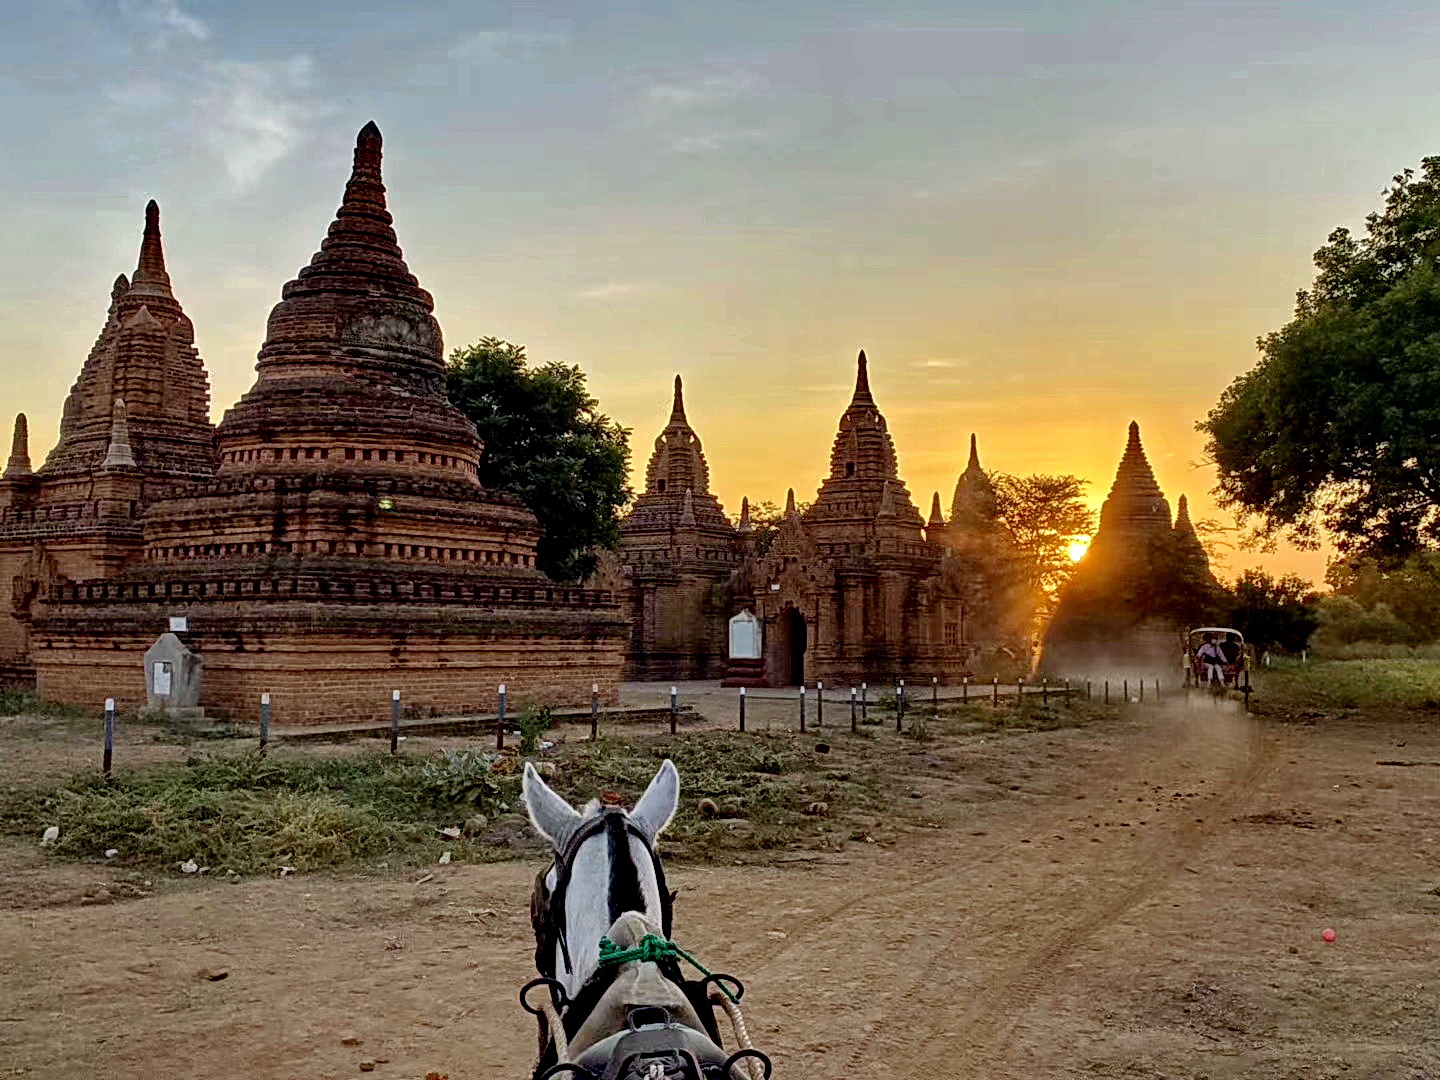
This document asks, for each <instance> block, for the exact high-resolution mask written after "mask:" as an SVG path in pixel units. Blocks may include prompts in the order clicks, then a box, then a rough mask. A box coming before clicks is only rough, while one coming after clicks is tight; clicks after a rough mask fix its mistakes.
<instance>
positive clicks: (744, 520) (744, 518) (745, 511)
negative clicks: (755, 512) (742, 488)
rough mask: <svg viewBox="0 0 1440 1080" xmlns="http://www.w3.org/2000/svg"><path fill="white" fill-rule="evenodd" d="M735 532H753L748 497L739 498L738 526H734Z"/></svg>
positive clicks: (753, 526) (753, 527)
mask: <svg viewBox="0 0 1440 1080" xmlns="http://www.w3.org/2000/svg"><path fill="white" fill-rule="evenodd" d="M735 531H736V532H742V533H748V532H754V531H755V525H754V523H753V522H752V521H751V520H750V497H749V496H748V495H745V496H741V498H740V524H738V525H737V526H735Z"/></svg>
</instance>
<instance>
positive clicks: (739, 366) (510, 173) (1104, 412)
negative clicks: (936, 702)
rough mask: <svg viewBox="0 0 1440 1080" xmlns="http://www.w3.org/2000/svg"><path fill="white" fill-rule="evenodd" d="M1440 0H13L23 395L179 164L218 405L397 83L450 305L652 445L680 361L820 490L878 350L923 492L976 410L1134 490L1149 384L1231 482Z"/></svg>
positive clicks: (183, 241)
mask: <svg viewBox="0 0 1440 1080" xmlns="http://www.w3.org/2000/svg"><path fill="white" fill-rule="evenodd" d="M1426 8H1427V5H1413V4H1403V5H1402V4H1393V3H1385V2H1380V3H1375V2H1370V3H1365V4H1360V3H1357V2H1355V0H1344V2H1340V0H1335V2H1326V3H1299V2H1272V3H1269V4H1265V3H1252V2H1246V3H1227V2H1220V3H1203V4H1200V3H1173V4H1165V3H1154V2H1145V3H1080V2H1076V3H1055V2H1053V0H1052V2H1049V3H1043V4H1040V3H1018V4H1017V3H1015V2H1013V0H1006V2H1003V3H1002V2H998V0H997V2H993V3H958V2H957V3H944V4H930V5H912V4H907V3H904V2H903V0H902V2H900V3H892V4H879V3H869V4H846V3H805V2H797V0H766V2H764V3H736V2H728V0H709V2H703V0H701V2H692V3H607V2H603V0H601V2H594V3H590V2H569V3H563V2H556V3H547V2H535V3H524V4H521V3H516V4H490V3H483V2H481V3H477V2H475V0H463V2H459V0H457V2H443V0H442V2H438V3H424V4H418V5H415V6H414V7H413V8H412V5H411V4H410V3H408V2H401V0H393V2H392V0H384V2H372V3H368V4H366V3H363V2H362V3H360V4H358V5H357V4H356V3H355V2H354V0H346V2H344V3H339V2H333V0H308V2H305V3H296V2H295V0H287V2H285V3H279V2H276V0H246V2H244V3H238V2H230V0H224V2H220V0H210V2H202V0H119V2H116V0H103V2H101V0H94V2H82V0H47V2H45V3H40V4H22V3H8V4H4V5H0V132H3V137H4V141H3V145H4V147H5V150H4V153H3V155H0V191H3V195H4V199H5V206H6V207H7V209H8V213H7V215H6V223H5V230H4V236H5V243H4V245H3V248H0V370H3V373H4V383H3V385H4V391H5V392H4V394H3V396H0V409H3V411H4V412H5V413H6V414H7V419H6V420H5V424H6V426H7V430H8V415H9V414H13V413H14V412H16V411H21V410H23V411H25V412H26V413H28V414H29V417H30V425H31V431H32V439H33V443H32V452H35V453H36V455H37V457H38V456H39V455H40V454H43V452H44V451H45V450H46V449H48V447H49V446H50V444H51V443H52V442H53V441H54V438H55V432H56V426H57V423H58V416H59V411H60V407H61V404H62V402H63V400H64V396H65V393H66V391H67V389H68V387H69V385H70V383H71V382H72V381H73V380H74V378H75V375H76V373H77V371H78V370H79V367H80V364H81V362H82V361H83V359H84V357H85V354H86V352H87V351H88V350H89V347H90V345H91V343H92V342H93V340H94V338H95V335H96V334H97V333H98V331H99V329H100V326H101V324H102V322H103V319H104V313H105V308H106V305H107V302H108V295H109V289H110V283H111V281H112V280H113V279H114V277H115V275H116V274H117V273H120V272H127V273H128V272H129V271H130V270H131V269H132V268H133V266H134V261H135V253H136V250H137V246H138V242H139V235H140V228H141V225H142V217H143V208H144V205H145V202H146V200H147V199H149V198H152V197H153V198H156V199H157V200H159V202H160V205H161V208H162V214H163V219H162V225H163V229H164V233H165V239H166V245H167V253H168V258H169V266H170V272H171V276H172V278H173V280H174V285H175V291H176V294H177V296H179V298H180V300H181V302H182V303H183V304H184V305H185V308H186V310H187V311H188V313H189V314H190V316H191V318H192V319H193V320H194V322H195V325H196V330H197V337H198V344H199V346H200V350H201V355H202V356H203V357H204V359H205V361H206V363H207V364H208V367H209V370H210V374H211V382H212V387H213V400H214V402H215V405H216V417H217V419H218V417H219V415H220V414H221V412H223V410H224V408H226V407H227V406H229V405H230V404H231V403H232V402H233V401H234V400H235V399H236V398H237V397H239V395H240V394H241V393H242V392H243V391H244V390H245V389H246V388H247V387H248V386H249V385H250V383H251V381H252V379H253V363H254V356H255V352H256V350H257V349H258V348H259V345H260V343H261V341H262V339H263V337H264V329H265V318H266V315H267V314H268V312H269V309H270V307H271V306H272V305H273V304H274V303H275V301H276V300H277V299H278V296H279V289H280V286H281V285H282V284H283V283H284V282H285V281H286V280H287V279H289V278H290V277H292V276H293V275H294V273H295V271H296V270H297V269H298V268H299V267H300V266H301V265H303V264H304V263H305V262H306V261H307V260H308V259H309V257H310V255H311V253H312V252H313V251H314V250H315V249H316V247H317V246H318V244H319V241H320V239H321V238H322V236H323V235H324V230H325V228H326V226H327V225H328V223H329V220H330V218H331V215H332V214H333V211H334V209H335V206H336V204H337V202H338V199H339V196H340V192H341V189H342V187H343V185H344V181H345V178H346V176H347V174H348V169H349V161H350V148H351V147H352V146H353V143H354V137H355V132H356V130H357V129H358V128H359V127H360V126H361V125H362V124H363V123H364V122H365V121H367V120H370V119H374V120H375V121H376V122H377V123H378V124H379V125H380V128H381V130H382V131H383V132H384V135H385V151H386V161H385V169H386V181H387V184H388V187H389V189H390V201H391V209H392V210H393V212H394V213H395V216H396V226H397V231H398V232H399V236H400V241H401V244H402V245H403V247H404V249H405V253H406V256H407V259H408V261H409V263H410V267H411V269H412V270H413V271H414V272H415V273H416V275H417V276H418V277H419V279H420V281H421V283H422V284H423V285H425V286H426V287H427V288H428V289H430V291H431V292H433V293H434V295H435V298H436V306H437V311H436V313H437V315H438V317H439V319H440V321H441V324H442V326H443V327H444V329H445V333H446V340H447V345H450V346H455V345H463V344H465V343H468V342H471V341H473V340H475V339H477V338H479V337H481V336H484V335H489V334H493V335H496V336H499V337H503V338H506V339H509V340H511V341H515V342H520V343H524V344H525V345H526V346H527V347H528V349H529V351H530V354H531V356H532V357H533V358H535V359H538V360H549V359H558V360H563V361H566V362H570V363H578V364H580V365H582V366H583V367H584V369H585V370H586V372H587V373H588V374H589V378H590V382H591V386H592V389H593V390H594V392H595V393H596V395H597V396H598V397H599V398H600V400H601V402H602V405H603V407H604V408H605V410H606V411H607V412H609V413H610V414H611V415H612V416H614V417H615V418H616V419H618V420H620V421H621V422H622V423H624V424H626V425H628V426H630V427H632V428H633V429H634V439H633V445H634V450H635V456H636V464H637V465H638V466H639V467H641V468H642V469H643V465H644V461H645V458H646V457H647V456H648V453H649V449H650V445H651V443H652V441H653V439H654V437H655V435H656V434H657V433H658V431H659V429H660V428H661V427H662V426H663V424H664V422H665V419H666V416H667V415H668V411H669V396H670V382H671V378H672V377H673V375H674V374H675V373H676V372H679V373H680V374H682V375H683V376H684V377H685V383H686V397H687V402H688V404H689V414H690V418H691V421H692V423H693V424H694V425H695V427H696V428H697V430H698V431H699V433H700V435H701V438H702V439H703V441H704V444H705V449H706V452H707V455H708V457H709V459H710V464H711V475H712V479H713V486H714V489H715V491H716V493H717V494H718V495H719V496H720V499H721V501H722V502H723V503H724V505H725V506H726V508H727V510H729V511H730V512H731V513H732V514H733V513H734V512H735V511H736V510H738V507H739V502H740V497H741V495H749V496H750V497H751V498H752V499H756V500H759V499H769V500H772V501H775V502H780V501H782V500H783V499H784V496H785V489H786V488H787V487H789V486H794V487H795V489H796V491H797V495H798V496H799V497H800V498H801V499H806V498H811V497H813V493H814V490H815V488H816V486H818V484H819V482H820V480H821V478H822V476H823V475H824V472H825V470H826V463H827V459H828V454H829V447H830V441H831V439H832V437H833V434H834V430H835V424H836V421H837V419H838V417H839V415H840V413H841V411H842V410H843V409H844V407H845V404H846V402H847V400H848V396H849V391H850V387H851V385H852V382H853V377H854V357H855V353H856V350H857V349H859V348H862V347H863V348H864V349H865V350H866V352H867V354H868V355H869V358H870V376H871V385H872V387H873V389H874V393H875V397H876V400H877V401H878V403H879V404H880V407H881V409H882V411H883V412H884V413H885V415H886V416H887V418H888V419H889V421H890V427H891V431H892V433H893V434H894V437H895V440H896V444H897V447H898V450H899V454H900V464H901V474H902V477H903V478H904V480H905V481H906V483H907V485H908V486H909V488H910V490H911V492H912V493H913V495H914V498H915V501H916V503H917V504H919V505H921V506H922V508H923V509H926V510H928V507H929V501H930V493H931V491H932V490H935V489H937V488H938V489H939V490H940V491H941V492H942V494H943V497H944V500H945V503H946V504H947V506H948V502H949V492H950V490H951V489H952V488H953V486H954V483H955V477H956V475H957V473H958V472H959V470H960V469H961V468H962V467H963V466H964V459H965V451H966V446H967V442H968V438H969V434H970V432H972V431H974V432H976V433H977V434H978V435H979V440H980V449H981V455H982V459H983V461H984V463H985V465H986V467H988V468H991V469H999V470H1004V471H1007V472H1019V473H1025V472H1034V471H1041V472H1070V473H1076V474H1078V475H1080V476H1083V477H1086V478H1087V479H1089V480H1091V481H1092V488H1091V492H1092V494H1093V496H1094V499H1095V502H1096V503H1097V505H1098V502H1099V501H1100V499H1102V498H1103V496H1104V494H1105V491H1106V490H1107V489H1108V487H1109V483H1110V480H1111V478H1112V477H1113V475H1114V469H1115V465H1116V463H1117V462H1118V460H1119V457H1120V454H1121V451H1122V450H1123V448H1124V443H1125V429H1126V424H1127V423H1128V422H1129V421H1130V420H1132V419H1135V420H1138V421H1139V422H1140V424H1141V428H1142V433H1143V437H1144V441H1145V445H1146V448H1147V450H1148V452H1149V455H1150V460H1151V462H1152V463H1153V465H1154V466H1155V469H1156V473H1157V475H1158V477H1159V480H1160V483H1161V486H1162V487H1163V488H1164V489H1165V491H1166V493H1167V494H1168V495H1169V496H1170V499H1171V502H1172V504H1173V502H1174V500H1175V498H1176V496H1178V495H1179V494H1180V493H1182V492H1183V493H1186V494H1188V495H1189V496H1190V497H1191V500H1192V504H1193V507H1194V516H1196V517H1204V516H1208V515H1210V514H1213V513H1214V511H1213V508H1212V506H1211V504H1210V501H1209V498H1208V496H1207V494H1206V492H1207V489H1209V488H1210V487H1211V486H1212V484H1213V483H1214V480H1213V474H1212V471H1211V470H1209V469H1207V468H1205V467H1203V466H1201V465H1200V464H1199V463H1200V459H1201V457H1202V444H1201V438H1200V436H1199V435H1198V434H1197V433H1196V432H1195V431H1194V423H1195V421H1196V420H1197V419H1199V418H1200V417H1202V416H1203V415H1204V414H1205V412H1206V411H1207V410H1208V409H1209V408H1210V406H1211V405H1212V404H1213V403H1214V401H1215V399H1216V397H1217V396H1218V394H1219V393H1220V391H1221V390H1222V389H1223V388H1224V387H1225V385H1226V384H1227V383H1229V382H1230V380H1231V379H1232V378H1234V377H1235V376H1236V375H1237V374H1239V373H1241V372H1242V371H1244V370H1246V369H1247V368H1248V367H1250V366H1251V365H1252V364H1253V362H1254V360H1255V350H1254V340H1255V338H1256V336H1257V335H1259V334H1261V333H1264V332H1266V331H1267V330H1270V329H1274V328H1276V327H1278V326H1279V325H1281V324H1282V323H1283V322H1284V321H1285V319H1286V318H1287V317H1288V314H1289V310H1290V306H1291V304H1292V302H1293V299H1294V293H1295V291H1296V290H1297V289H1299V288H1302V287H1304V286H1305V285H1306V284H1307V283H1308V282H1309V281H1310V278H1311V273H1312V268H1311V265H1310V255H1311V252H1312V251H1314V250H1315V249H1316V248H1317V247H1319V246H1320V245H1321V244H1322V243H1323V242H1324V240H1325V237H1326V235H1327V234H1328V233H1329V232H1330V230H1331V229H1333V228H1334V227H1335V226H1337V225H1341V224H1345V225H1349V226H1351V227H1358V226H1359V225H1360V224H1361V222H1362V220H1363V217H1364V215H1365V214H1366V213H1367V212H1368V211H1370V210H1372V209H1374V208H1376V207H1377V206H1378V205H1379V204H1380V201H1381V200H1380V191H1381V188H1382V187H1383V186H1384V185H1385V184H1386V182H1387V181H1388V179H1389V177H1390V176H1391V175H1392V174H1393V173H1395V172H1397V171H1399V170H1400V169H1402V168H1404V167H1406V166H1415V165H1417V164H1418V163H1419V160H1420V158H1421V157H1422V156H1424V155H1426V154H1431V153H1440V95H1437V92H1436V91H1437V89H1440V13H1436V12H1435V11H1434V10H1433V9H1431V10H1429V11H1427V10H1426ZM1261 562H1263V563H1264V564H1266V565H1268V566H1271V567H1272V568H1277V569H1297V570H1300V571H1301V572H1303V573H1305V574H1306V575H1307V576H1309V577H1311V578H1317V579H1318V577H1319V576H1320V574H1321V573H1322V572H1323V566H1324V558H1323V555H1317V554H1315V553H1304V554H1296V553H1287V552H1282V553H1280V554H1278V555H1275V556H1270V557H1265V558H1262V557H1259V556H1254V555H1247V554H1243V553H1242V554H1241V555H1240V556H1238V557H1237V558H1236V559H1234V560H1233V565H1232V569H1233V568H1234V567H1235V566H1245V565H1254V564H1256V563H1261Z"/></svg>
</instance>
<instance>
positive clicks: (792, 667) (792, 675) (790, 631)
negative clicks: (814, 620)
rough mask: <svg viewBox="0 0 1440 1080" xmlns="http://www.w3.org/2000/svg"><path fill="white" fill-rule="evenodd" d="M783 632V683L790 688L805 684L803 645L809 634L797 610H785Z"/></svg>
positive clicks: (802, 616) (802, 617)
mask: <svg viewBox="0 0 1440 1080" xmlns="http://www.w3.org/2000/svg"><path fill="white" fill-rule="evenodd" d="M785 631H786V633H785V644H786V652H785V659H786V661H787V663H786V675H785V681H786V683H788V684H789V685H790V686H800V685H803V684H804V682H805V645H806V643H807V639H808V637H809V634H808V633H807V632H806V628H805V616H804V615H802V614H800V609H799V608H793V607H792V608H786V609H785Z"/></svg>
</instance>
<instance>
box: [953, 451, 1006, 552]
mask: <svg viewBox="0 0 1440 1080" xmlns="http://www.w3.org/2000/svg"><path fill="white" fill-rule="evenodd" d="M998 514H999V504H998V502H997V500H996V498H995V485H994V484H992V483H991V482H990V477H989V476H987V475H986V474H985V470H984V469H983V468H982V467H981V465H980V450H979V447H978V445H977V443H976V439H975V433H974V432H971V433H970V460H969V461H968V462H966V464H965V471H964V472H962V473H961V474H960V479H958V480H956V481H955V494H954V496H953V497H952V498H951V500H950V524H951V525H952V526H953V527H955V528H956V529H960V530H962V531H966V532H976V531H980V532H987V531H989V530H991V529H993V528H994V527H995V520H996V517H997V516H998Z"/></svg>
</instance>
